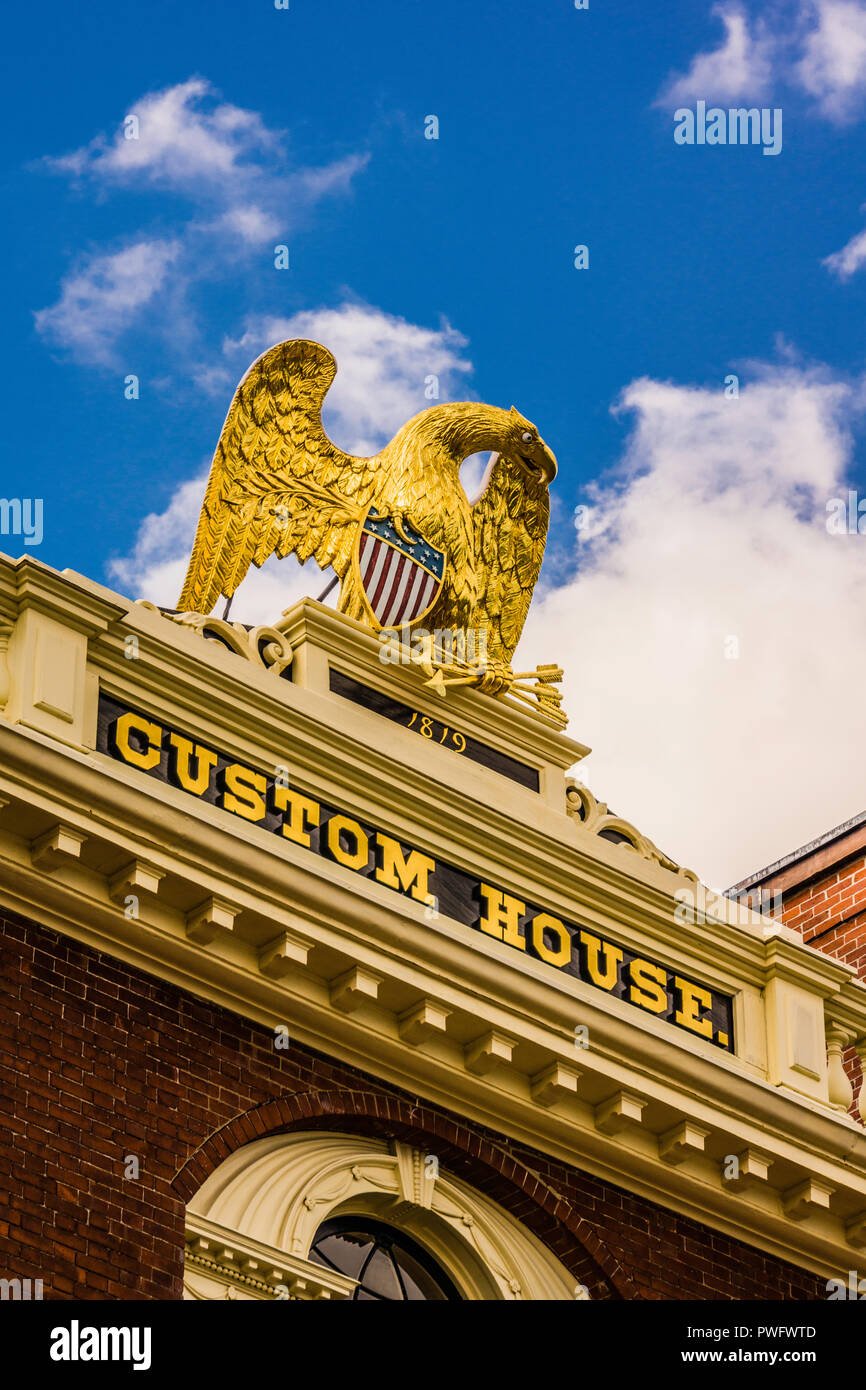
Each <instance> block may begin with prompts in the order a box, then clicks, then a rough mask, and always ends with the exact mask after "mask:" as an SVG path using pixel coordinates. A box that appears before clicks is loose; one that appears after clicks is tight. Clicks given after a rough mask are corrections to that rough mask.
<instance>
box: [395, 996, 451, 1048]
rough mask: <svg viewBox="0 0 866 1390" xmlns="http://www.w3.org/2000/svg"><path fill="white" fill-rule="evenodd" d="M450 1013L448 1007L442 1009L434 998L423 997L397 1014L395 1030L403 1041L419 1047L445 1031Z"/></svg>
mask: <svg viewBox="0 0 866 1390" xmlns="http://www.w3.org/2000/svg"><path fill="white" fill-rule="evenodd" d="M450 1014H451V1010H450V1009H444V1008H443V1007H442V1005H441V1004H437V1003H436V1001H435V1000H433V999H423V1000H422V1001H421V1003H420V1004H413V1006H412V1008H411V1009H407V1010H406V1012H405V1013H403V1014H400V1015H399V1017H398V1019H397V1030H398V1032H399V1034H400V1037H401V1038H402V1039H403V1041H404V1042H407V1043H410V1044H411V1046H412V1047H419V1046H420V1045H421V1044H422V1043H425V1042H429V1041H430V1039H431V1038H435V1037H436V1036H437V1035H439V1034H442V1033H444V1032H445V1025H446V1024H447V1022H448V1019H449V1017H450Z"/></svg>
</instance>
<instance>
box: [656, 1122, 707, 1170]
mask: <svg viewBox="0 0 866 1390" xmlns="http://www.w3.org/2000/svg"><path fill="white" fill-rule="evenodd" d="M711 1132H712V1131H711V1130H709V1129H705V1128H704V1126H703V1125H696V1124H695V1123H694V1121H693V1120H684V1121H683V1122H682V1124H678V1125H673V1126H672V1128H671V1129H669V1130H667V1131H666V1133H664V1134H660V1135H659V1158H660V1159H661V1160H662V1162H663V1163H682V1162H683V1159H686V1158H689V1157H690V1156H692V1155H694V1154H703V1152H704V1148H705V1145H706V1140H707V1139H708V1138H709V1137H710V1134H711Z"/></svg>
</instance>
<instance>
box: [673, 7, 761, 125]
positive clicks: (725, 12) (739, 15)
mask: <svg viewBox="0 0 866 1390" xmlns="http://www.w3.org/2000/svg"><path fill="white" fill-rule="evenodd" d="M713 14H714V15H717V16H718V17H719V19H720V20H721V21H722V24H723V25H724V29H725V37H724V40H723V42H722V43H721V44H720V45H719V46H718V48H714V49H711V50H710V51H709V52H707V53H698V54H696V56H695V57H694V58H693V59H692V62H691V65H690V67H689V69H688V71H687V72H685V73H682V74H680V75H679V76H674V77H672V78H671V79H670V80H669V81H668V83H667V85H666V86H665V87H664V89H663V90H662V92H661V93H660V94H659V96H658V98H657V99H656V103H655V104H656V105H657V106H664V107H669V106H680V105H682V104H683V103H684V102H685V103H689V102H693V101H695V100H697V99H698V98H701V99H703V100H705V101H709V102H718V101H735V100H738V99H740V98H743V99H752V98H754V99H757V98H758V97H760V96H762V95H763V94H764V92H766V90H767V88H768V86H769V84H770V77H771V72H772V61H771V54H772V39H771V38H770V36H769V35H768V34H767V33H766V31H765V30H764V28H763V25H761V24H760V23H759V22H755V23H754V24H753V23H752V22H751V21H750V20H749V17H748V15H747V14H746V13H745V11H744V10H742V9H741V8H740V6H739V5H716V6H714V8H713Z"/></svg>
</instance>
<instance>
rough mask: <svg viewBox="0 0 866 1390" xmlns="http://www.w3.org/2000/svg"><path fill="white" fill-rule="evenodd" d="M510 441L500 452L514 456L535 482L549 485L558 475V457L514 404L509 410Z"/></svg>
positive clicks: (510, 456)
mask: <svg viewBox="0 0 866 1390" xmlns="http://www.w3.org/2000/svg"><path fill="white" fill-rule="evenodd" d="M509 415H510V423H509V430H508V435H509V438H508V441H507V442H506V444H505V447H504V448H501V449H500V450H499V452H500V453H501V454H505V455H507V456H508V457H509V458H513V459H514V460H515V461H516V462H517V463H519V464H520V466H521V467H522V468H523V469H524V470H525V472H526V473H527V474H528V475H529V477H530V478H532V479H533V480H534V481H535V482H538V483H542V482H543V483H546V484H547V485H548V486H549V485H550V483H552V482H553V480H554V478H555V477H556V457H555V455H554V453H553V450H552V449H549V448H548V447H547V445H546V444H545V442H544V440H543V439H542V438H541V435H540V434H539V433H538V430H537V429H536V428H535V426H534V425H533V423H532V421H531V420H527V419H526V417H525V416H524V415H521V414H520V411H519V410H516V409H515V407H514V406H512V407H511V410H510V412H509Z"/></svg>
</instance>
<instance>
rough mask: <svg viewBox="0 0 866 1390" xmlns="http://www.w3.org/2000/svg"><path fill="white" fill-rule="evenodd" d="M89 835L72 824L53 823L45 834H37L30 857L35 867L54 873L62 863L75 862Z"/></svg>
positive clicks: (31, 846)
mask: <svg viewBox="0 0 866 1390" xmlns="http://www.w3.org/2000/svg"><path fill="white" fill-rule="evenodd" d="M86 843H87V836H86V835H84V834H82V832H81V831H80V830H75V829H73V827H72V826H70V825H61V824H59V823H58V824H57V825H53V826H52V827H51V829H50V830H46V831H45V833H44V834H43V835H37V837H36V839H35V840H31V842H30V859H31V861H32V863H33V867H34V868H35V869H42V870H43V871H44V872H45V873H47V874H53V873H54V870H55V869H59V868H60V866H61V864H68V863H70V862H74V861H75V860H76V859H79V858H80V857H81V849H82V846H83V845H85V844H86Z"/></svg>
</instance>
